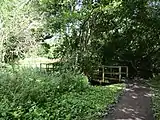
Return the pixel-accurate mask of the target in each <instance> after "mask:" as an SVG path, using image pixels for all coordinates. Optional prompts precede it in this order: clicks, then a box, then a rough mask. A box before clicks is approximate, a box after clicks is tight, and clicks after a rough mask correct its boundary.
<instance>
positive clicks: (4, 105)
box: [0, 68, 123, 120]
mask: <svg viewBox="0 0 160 120" xmlns="http://www.w3.org/2000/svg"><path fill="white" fill-rule="evenodd" d="M0 78H1V79H0V118H1V119H2V120H3V119H4V120H10V119H17V120H18V119H23V120H37V119H38V120H45V119H46V120H49V119H54V120H64V119H65V120H70V119H75V120H82V119H91V118H92V117H93V118H95V117H94V116H95V115H96V116H97V115H98V114H97V113H99V112H102V111H103V110H105V109H106V106H107V105H109V104H111V103H113V102H114V100H115V99H114V98H115V97H116V95H117V92H118V91H120V90H121V89H122V88H123V85H115V86H110V87H93V86H89V85H88V82H87V78H86V77H84V76H82V75H77V74H73V73H71V72H68V73H64V74H62V75H60V76H59V75H57V74H52V75H47V74H43V73H40V72H39V71H37V70H34V69H25V68H22V69H16V70H15V71H12V70H2V69H1V72H0Z"/></svg>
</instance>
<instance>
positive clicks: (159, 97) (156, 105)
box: [150, 76, 160, 120]
mask: <svg viewBox="0 0 160 120" xmlns="http://www.w3.org/2000/svg"><path fill="white" fill-rule="evenodd" d="M150 85H151V87H152V93H153V96H152V109H153V111H154V116H155V118H156V120H160V76H157V77H155V78H153V79H152V81H151V83H150Z"/></svg>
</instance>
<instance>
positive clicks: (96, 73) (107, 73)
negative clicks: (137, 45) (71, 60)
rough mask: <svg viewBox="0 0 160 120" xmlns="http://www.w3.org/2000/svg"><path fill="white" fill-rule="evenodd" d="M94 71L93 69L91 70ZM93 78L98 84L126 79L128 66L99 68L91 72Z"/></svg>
mask: <svg viewBox="0 0 160 120" xmlns="http://www.w3.org/2000/svg"><path fill="white" fill-rule="evenodd" d="M93 69H94V68H93ZM93 77H95V79H97V80H98V81H100V82H105V81H107V80H118V81H121V80H122V78H124V77H125V78H128V66H104V65H102V66H99V67H98V68H97V67H96V68H95V69H94V70H93Z"/></svg>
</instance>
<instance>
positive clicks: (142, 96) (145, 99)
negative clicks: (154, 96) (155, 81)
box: [104, 83, 154, 120]
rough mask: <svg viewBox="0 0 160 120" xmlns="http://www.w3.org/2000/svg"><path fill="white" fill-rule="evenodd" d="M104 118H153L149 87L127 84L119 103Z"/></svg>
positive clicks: (115, 119) (120, 119)
mask: <svg viewBox="0 0 160 120" xmlns="http://www.w3.org/2000/svg"><path fill="white" fill-rule="evenodd" d="M104 120H154V117H153V112H152V110H151V94H150V89H149V87H145V86H144V85H139V84H137V83H132V84H128V87H127V88H126V90H125V92H124V95H123V96H122V98H121V99H120V101H119V103H118V104H117V105H116V106H115V108H114V110H113V112H112V113H111V114H109V115H108V116H106V117H105V118H104Z"/></svg>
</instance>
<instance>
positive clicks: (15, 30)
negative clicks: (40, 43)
mask: <svg viewBox="0 0 160 120" xmlns="http://www.w3.org/2000/svg"><path fill="white" fill-rule="evenodd" d="M0 4H1V9H0V12H1V14H0V21H1V22H0V23H1V31H0V39H1V47H0V52H1V61H2V62H12V61H14V60H15V59H16V58H23V57H24V55H25V53H26V52H27V51H28V50H30V49H31V48H32V47H35V46H36V37H35V36H34V33H36V31H38V28H41V26H42V23H41V22H40V21H41V18H40V17H39V16H38V14H37V13H36V11H35V9H34V8H33V6H32V5H33V2H32V1H31V0H5V1H3V2H1V3H0Z"/></svg>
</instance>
